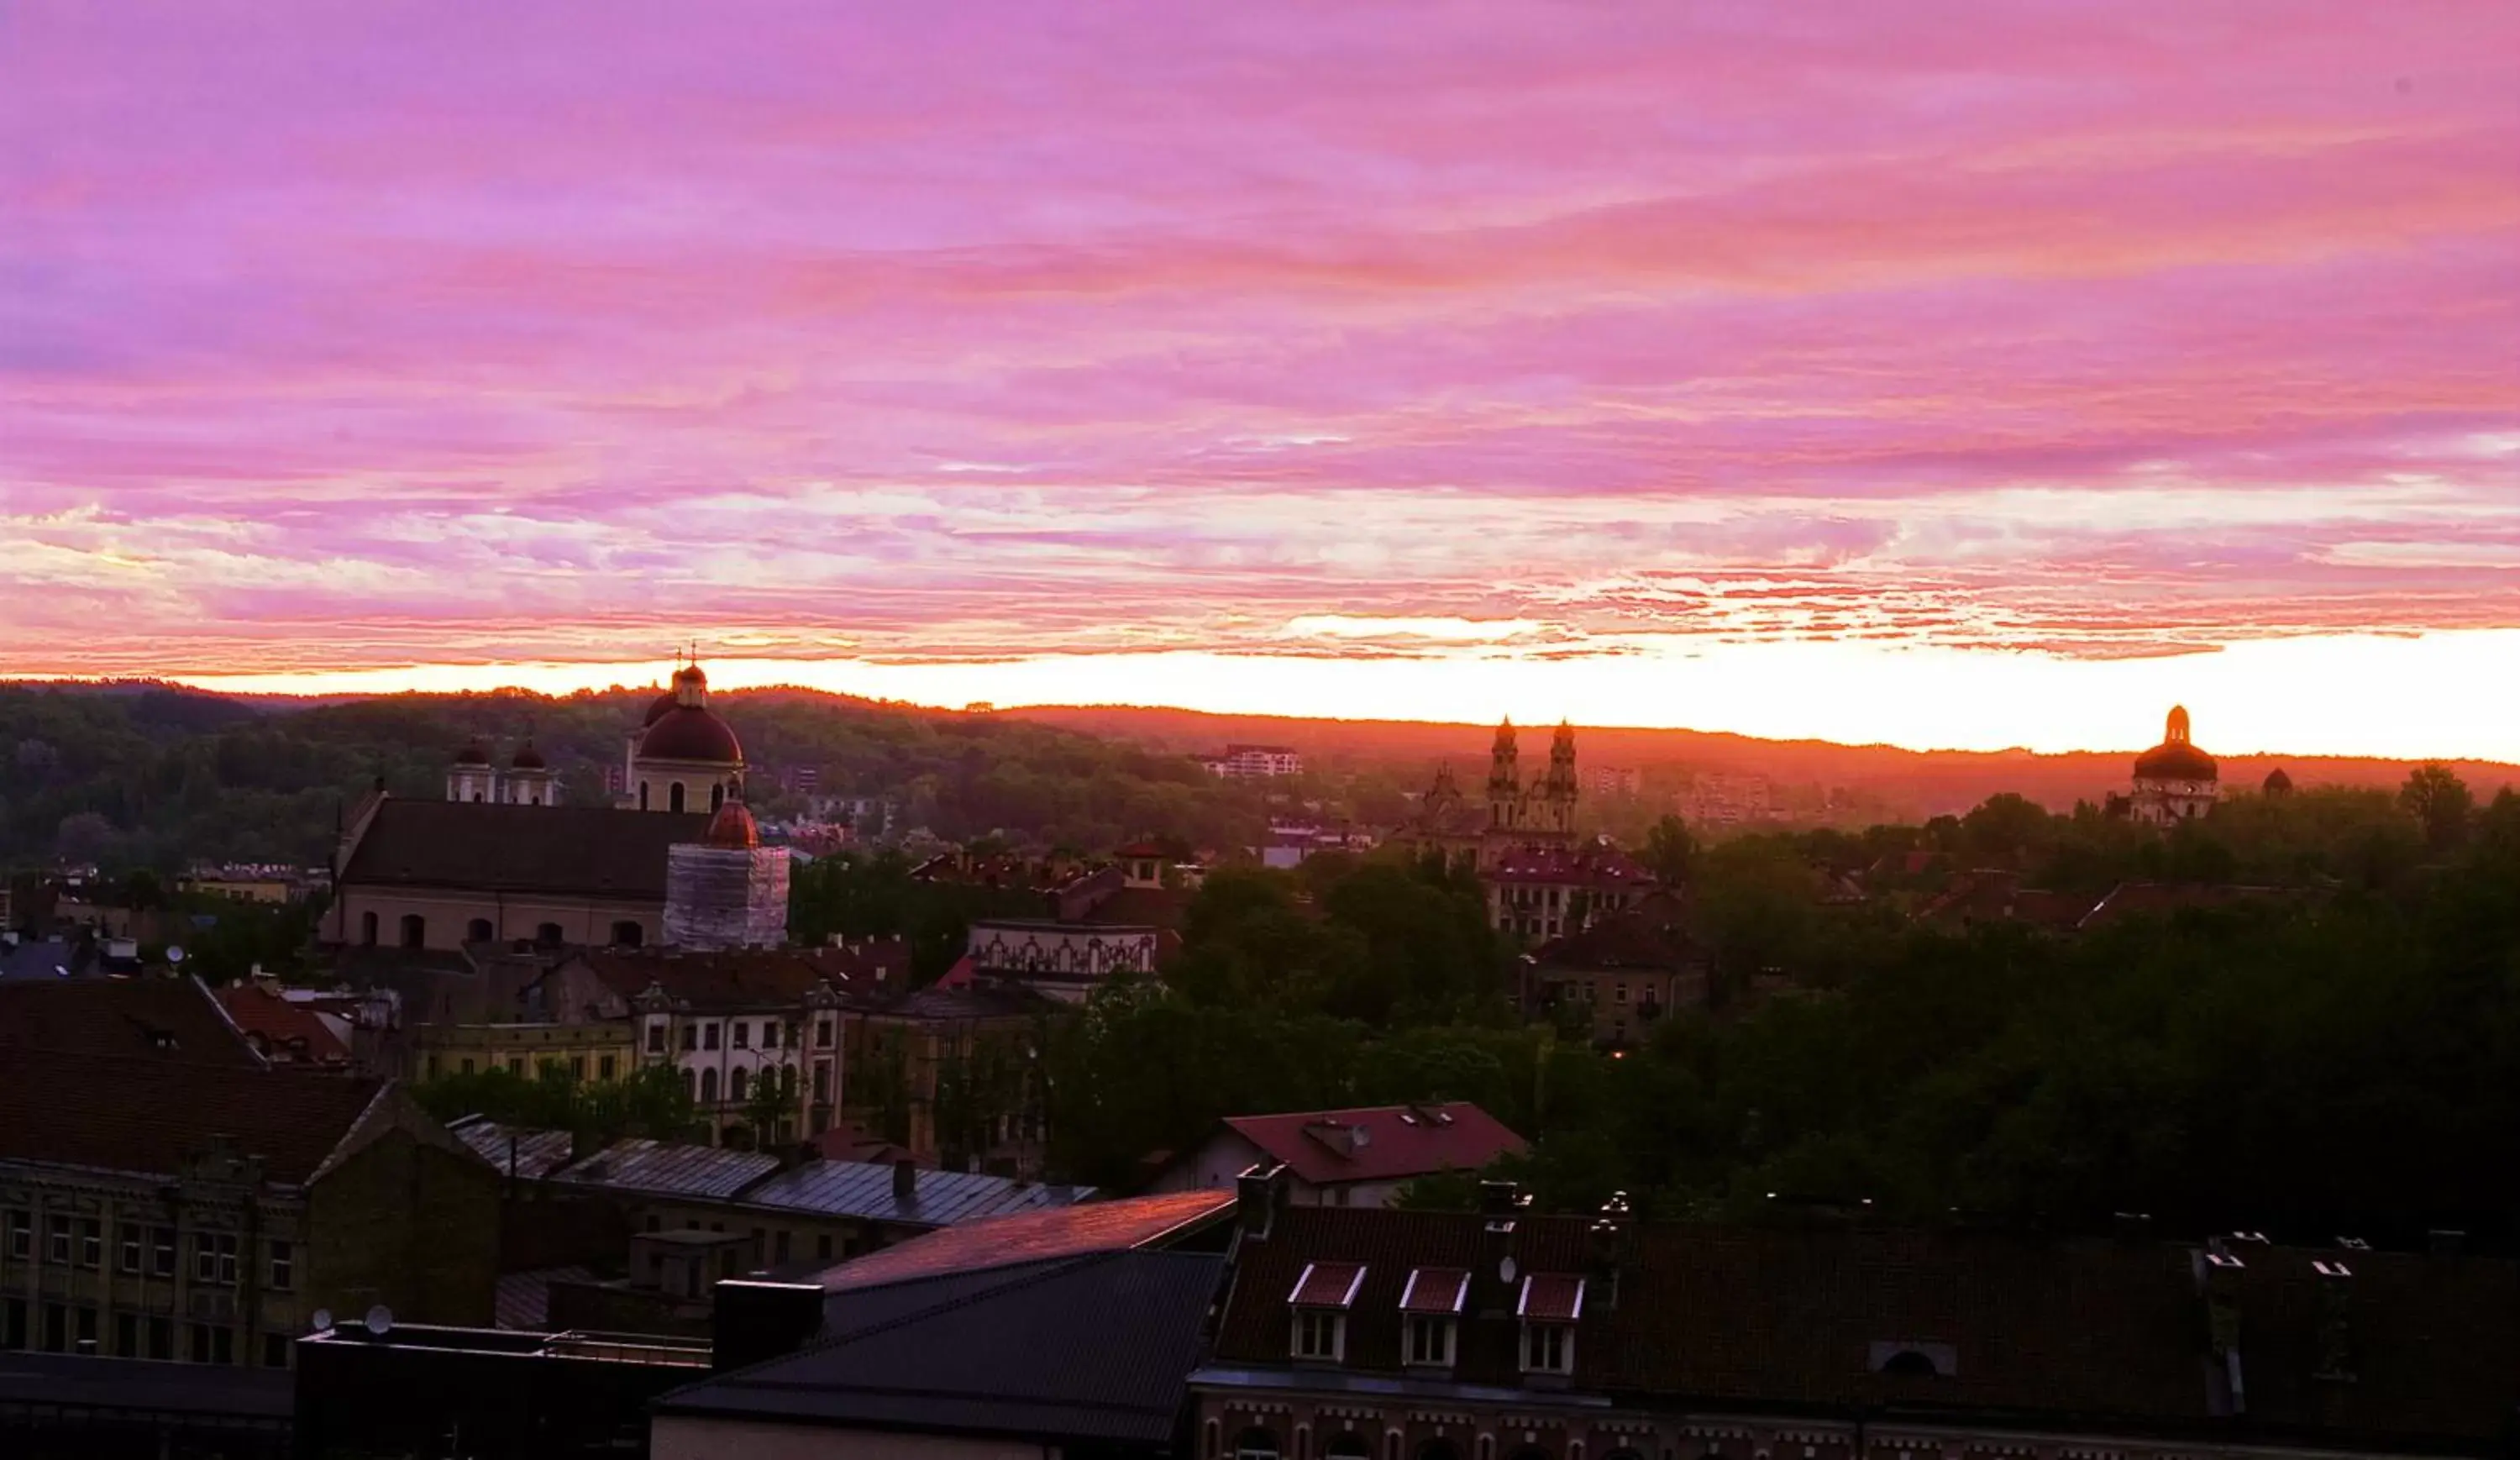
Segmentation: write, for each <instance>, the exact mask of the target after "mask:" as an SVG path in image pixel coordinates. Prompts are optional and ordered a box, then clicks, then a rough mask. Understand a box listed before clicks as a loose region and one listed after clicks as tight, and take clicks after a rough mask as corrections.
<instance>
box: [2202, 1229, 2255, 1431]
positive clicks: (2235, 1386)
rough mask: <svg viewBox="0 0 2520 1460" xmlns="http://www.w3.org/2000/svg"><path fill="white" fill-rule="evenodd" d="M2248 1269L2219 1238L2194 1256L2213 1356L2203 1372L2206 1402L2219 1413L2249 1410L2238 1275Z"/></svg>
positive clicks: (2209, 1349) (2206, 1329) (2207, 1333)
mask: <svg viewBox="0 0 2520 1460" xmlns="http://www.w3.org/2000/svg"><path fill="white" fill-rule="evenodd" d="M2247 1270H2248V1264H2246V1263H2244V1262H2242V1261H2241V1260H2240V1259H2239V1258H2238V1257H2236V1256H2233V1255H2231V1252H2230V1250H2229V1248H2228V1247H2227V1246H2226V1245H2225V1244H2224V1241H2223V1239H2222V1238H2220V1237H2216V1238H2213V1239H2211V1240H2209V1241H2208V1242H2207V1244H2206V1250H2205V1251H2204V1252H2201V1253H2198V1254H2197V1255H2196V1258H2195V1272H2196V1286H2197V1288H2198V1290H2199V1291H2200V1292H2201V1293H2202V1294H2203V1295H2204V1298H2205V1339H2206V1349H2207V1352H2209V1353H2210V1354H2211V1355H2212V1357H2213V1364H2212V1365H2211V1367H2209V1368H2208V1370H2207V1371H2206V1403H2207V1405H2208V1406H2209V1407H2210V1408H2211V1409H2212V1411H2213V1412H2214V1413H2215V1414H2218V1415H2234V1414H2246V1413H2248V1412H2249V1396H2248V1387H2247V1384H2246V1382H2245V1380H2244V1379H2243V1376H2242V1374H2241V1371H2240V1276H2241V1274H2242V1273H2244V1272H2246V1271H2247Z"/></svg>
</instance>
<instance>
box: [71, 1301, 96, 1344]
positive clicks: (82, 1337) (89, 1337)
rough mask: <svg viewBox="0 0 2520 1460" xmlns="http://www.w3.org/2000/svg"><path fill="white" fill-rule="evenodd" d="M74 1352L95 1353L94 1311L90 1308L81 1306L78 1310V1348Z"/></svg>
mask: <svg viewBox="0 0 2520 1460" xmlns="http://www.w3.org/2000/svg"><path fill="white" fill-rule="evenodd" d="M74 1351H76V1352H79V1353H94V1352H96V1309H94V1308H92V1307H87V1306H85V1305H81V1306H80V1308H79V1310H78V1347H77V1349H76V1350H74Z"/></svg>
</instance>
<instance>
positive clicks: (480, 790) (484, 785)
mask: <svg viewBox="0 0 2520 1460" xmlns="http://www.w3.org/2000/svg"><path fill="white" fill-rule="evenodd" d="M446 798H447V799H448V800H451V801H494V800H497V799H498V798H499V773H498V772H497V771H496V770H493V769H492V768H491V766H490V749H489V747H487V746H485V745H483V744H481V742H479V741H477V740H476V741H473V742H472V743H470V744H469V745H467V746H465V747H464V749H463V750H461V751H458V752H456V753H455V763H454V764H453V765H451V766H449V767H447V771H446Z"/></svg>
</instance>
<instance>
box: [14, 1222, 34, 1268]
mask: <svg viewBox="0 0 2520 1460" xmlns="http://www.w3.org/2000/svg"><path fill="white" fill-rule="evenodd" d="M34 1252H35V1216H34V1213H33V1212H30V1211H12V1212H10V1213H9V1255H10V1256H12V1257H15V1258H17V1259H18V1260H19V1261H21V1262H23V1261H25V1260H26V1259H27V1258H28V1257H31V1256H33V1255H34Z"/></svg>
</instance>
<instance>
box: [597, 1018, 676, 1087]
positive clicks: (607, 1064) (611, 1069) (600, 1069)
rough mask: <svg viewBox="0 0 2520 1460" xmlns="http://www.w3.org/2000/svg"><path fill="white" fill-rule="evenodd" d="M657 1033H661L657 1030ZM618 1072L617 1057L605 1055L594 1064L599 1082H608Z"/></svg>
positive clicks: (619, 1068)
mask: <svg viewBox="0 0 2520 1460" xmlns="http://www.w3.org/2000/svg"><path fill="white" fill-rule="evenodd" d="M658 1032H659V1033H661V1032H663V1031H662V1030H658ZM620 1070H621V1066H620V1063H619V1059H618V1057H617V1056H613V1055H606V1056H605V1057H604V1058H602V1059H600V1060H597V1061H596V1062H595V1077H596V1078H597V1079H600V1080H605V1081H607V1082H608V1081H609V1080H611V1078H612V1077H613V1076H614V1075H615V1074H617V1073H619V1072H620Z"/></svg>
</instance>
